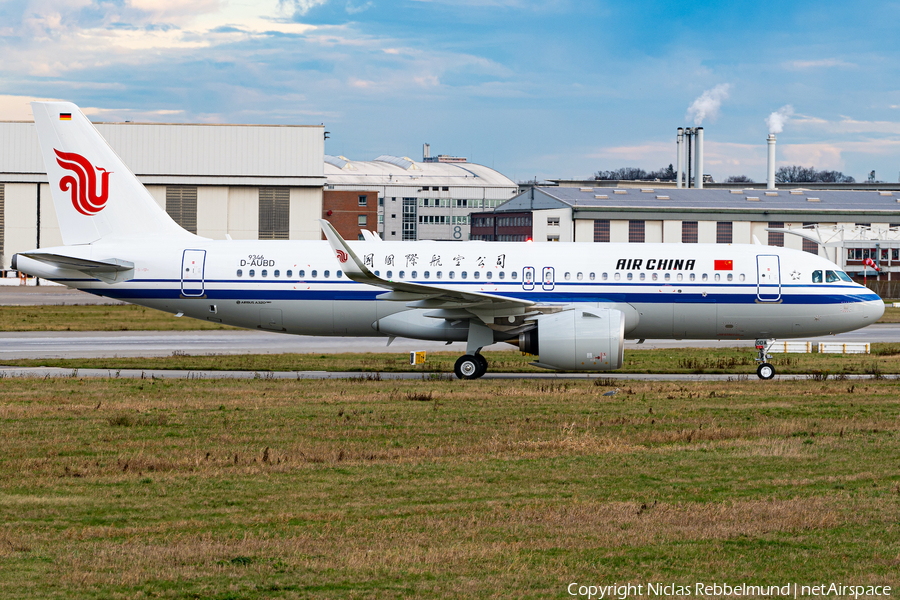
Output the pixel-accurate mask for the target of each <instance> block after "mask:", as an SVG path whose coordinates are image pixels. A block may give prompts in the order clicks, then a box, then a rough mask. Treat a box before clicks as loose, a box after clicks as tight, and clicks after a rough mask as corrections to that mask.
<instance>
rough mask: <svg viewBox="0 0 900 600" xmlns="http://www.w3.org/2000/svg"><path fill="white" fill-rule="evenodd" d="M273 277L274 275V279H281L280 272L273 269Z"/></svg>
mask: <svg viewBox="0 0 900 600" xmlns="http://www.w3.org/2000/svg"><path fill="white" fill-rule="evenodd" d="M273 275H275V277H281V271H279V270H278V269H275V271H274V273H273Z"/></svg>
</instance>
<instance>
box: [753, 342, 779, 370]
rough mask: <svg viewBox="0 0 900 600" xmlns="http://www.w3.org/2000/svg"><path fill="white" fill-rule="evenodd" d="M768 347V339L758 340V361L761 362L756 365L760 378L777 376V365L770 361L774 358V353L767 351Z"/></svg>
mask: <svg viewBox="0 0 900 600" xmlns="http://www.w3.org/2000/svg"><path fill="white" fill-rule="evenodd" d="M767 349H768V340H756V350H757V356H756V362H758V363H759V366H758V367H756V375H757V376H758V377H759V378H760V379H772V378H773V377H775V367H773V366H772V364H771V363H770V362H769V361H770V360H772V355H771V354H769V353H768V352H766V350H767Z"/></svg>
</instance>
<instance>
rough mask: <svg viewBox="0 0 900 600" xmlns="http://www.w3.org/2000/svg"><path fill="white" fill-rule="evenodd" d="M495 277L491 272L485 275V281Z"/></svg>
mask: <svg viewBox="0 0 900 600" xmlns="http://www.w3.org/2000/svg"><path fill="white" fill-rule="evenodd" d="M493 276H494V274H493V273H491V272H490V271H487V272H486V273H485V274H484V277H485V279H491V278H492V277H493Z"/></svg>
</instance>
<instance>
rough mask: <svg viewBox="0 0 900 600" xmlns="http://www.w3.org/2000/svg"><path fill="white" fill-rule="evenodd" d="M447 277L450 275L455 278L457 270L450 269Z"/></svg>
mask: <svg viewBox="0 0 900 600" xmlns="http://www.w3.org/2000/svg"><path fill="white" fill-rule="evenodd" d="M447 277H449V278H450V279H455V278H456V271H450V272H449V273H447Z"/></svg>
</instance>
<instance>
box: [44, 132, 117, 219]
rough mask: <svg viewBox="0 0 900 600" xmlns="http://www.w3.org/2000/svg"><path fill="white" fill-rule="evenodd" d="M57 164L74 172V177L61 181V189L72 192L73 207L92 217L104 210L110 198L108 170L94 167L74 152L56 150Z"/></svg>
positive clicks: (67, 176) (66, 177) (67, 177)
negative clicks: (98, 174) (98, 177)
mask: <svg viewBox="0 0 900 600" xmlns="http://www.w3.org/2000/svg"><path fill="white" fill-rule="evenodd" d="M53 151H54V152H56V162H57V163H58V164H59V166H61V167H62V168H63V169H65V170H67V171H72V173H74V177H73V176H72V175H66V176H65V177H63V178H62V179H60V180H59V189H61V190H62V191H64V192H68V191H70V190H71V192H72V206H74V207H75V210H77V211H78V212H80V213H81V214H83V215H87V216H89V217H90V216H92V215H96V214H97V213H98V212H100V211H101V210H103V207H105V206H106V201H107V199H108V198H109V175H110V173H109V172H107V171H106V169H102V168H100V167H96V168H95V167H94V165H92V164H91V163H90V162H89V161H88V159H86V158H85V157H83V156H81V155H80V154H75V153H74V152H60V151H59V150H57V149H56V148H54V149H53ZM97 171H100V173H101V174H102V175H101V177H100V191H99V193H97Z"/></svg>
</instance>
